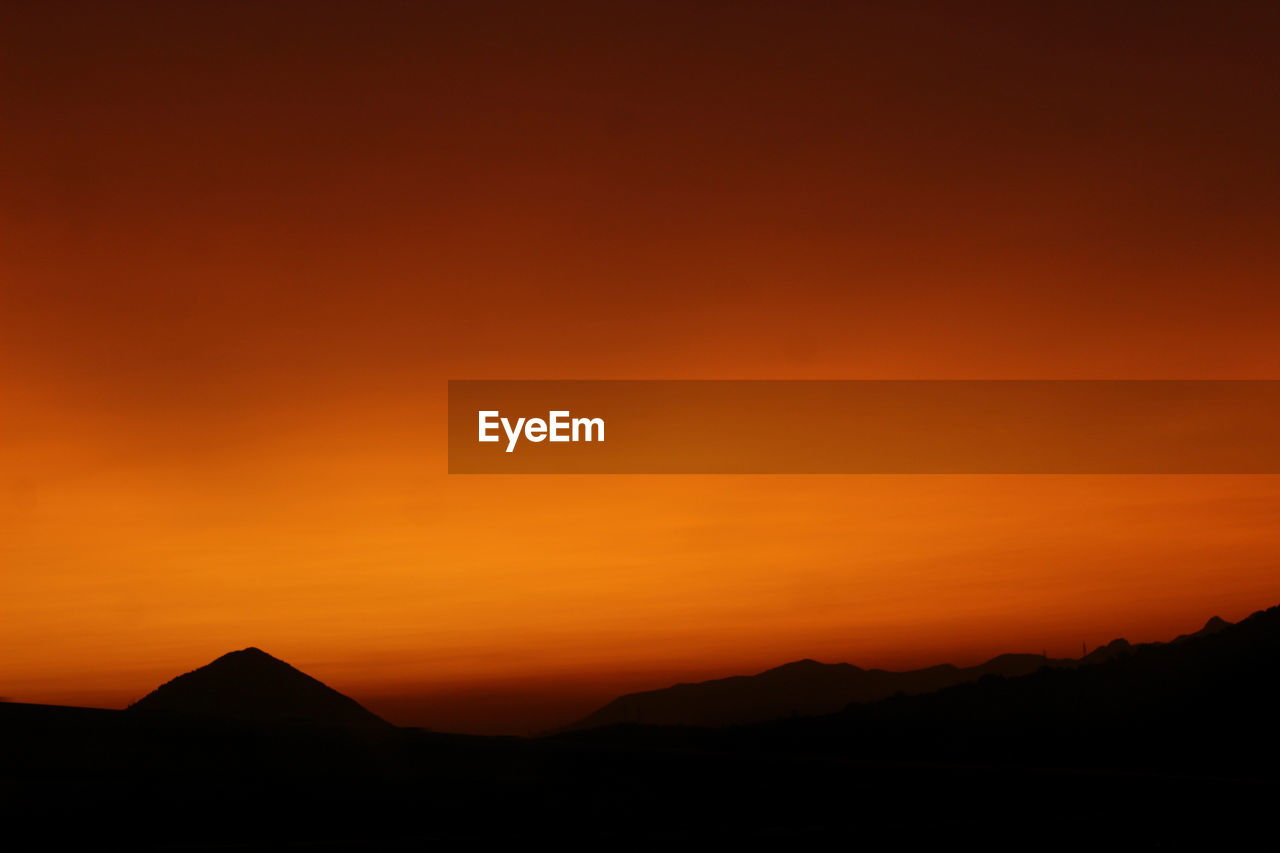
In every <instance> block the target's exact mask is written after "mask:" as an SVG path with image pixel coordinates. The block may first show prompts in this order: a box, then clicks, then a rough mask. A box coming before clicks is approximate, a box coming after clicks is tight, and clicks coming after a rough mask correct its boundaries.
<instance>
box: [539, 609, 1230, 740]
mask: <svg viewBox="0 0 1280 853" xmlns="http://www.w3.org/2000/svg"><path fill="white" fill-rule="evenodd" d="M1230 624H1231V623H1229V622H1227V621H1225V620H1223V619H1220V618H1219V617H1217V616H1215V617H1213V618H1212V619H1210V620H1209V621H1208V622H1207V623H1205V626H1204V627H1203V628H1201V629H1200V630H1199V631H1196V632H1195V633H1193V634H1182V635H1180V636H1179V637H1177V638H1176V639H1175V640H1173V641H1172V642H1174V643H1179V642H1184V641H1186V640H1188V639H1191V638H1192V637H1200V636H1206V635H1208V634H1213V633H1216V632H1218V631H1221V630H1222V629H1223V628H1226V627H1228V626H1229V625H1230ZM1132 648H1133V646H1131V645H1130V644H1129V642H1128V641H1126V640H1124V639H1117V640H1113V641H1112V642H1110V643H1108V644H1107V645H1105V646H1100V647H1099V648H1097V649H1094V650H1093V651H1092V652H1090V653H1088V654H1087V655H1085V656H1084V657H1081V658H1079V659H1074V658H1049V657H1046V656H1044V655H1035V654H1003V655H999V656H998V657H994V658H992V659H991V660H989V661H987V662H985V663H982V664H979V665H977V666H970V667H957V666H953V665H952V664H941V665H939V666H931V667H928V668H926V669H915V670H908V671H906V672H890V671H888V670H883V669H862V668H860V667H857V666H854V665H853V664H848V663H830V664H828V663H819V662H817V661H814V660H808V659H806V660H799V661H795V662H794V663H788V664H783V665H782V666H778V667H774V668H773V669H768V670H765V671H764V672H761V673H758V674H757V675H738V676H733V677H730V678H718V679H714V680H712V681H701V682H698V683H695V684H676V685H674V686H672V687H667V688H663V689H660V690H649V691H645V692H641V693H629V694H627V695H625V696H621V697H619V698H617V699H614V700H613V701H612V702H610V703H608V704H607V705H605V706H604V707H602V708H600V709H599V710H597V711H594V712H593V713H591V714H589V715H588V716H586V717H584V718H583V719H581V720H579V721H577V722H575V723H572V724H570V725H569V726H566V727H565V728H564V729H563V731H578V730H582V729H590V728H597V727H600V726H611V725H617V724H619V723H641V724H644V725H655V726H727V725H743V724H748V723H761V722H766V721H768V720H776V719H780V718H784V717H792V716H801V717H808V716H817V715H821V714H832V713H835V712H836V711H840V710H843V709H844V708H845V707H847V706H848V705H851V704H854V703H858V702H875V701H877V700H880V699H887V698H888V697H890V696H894V695H897V694H900V693H901V694H905V695H908V696H911V695H917V694H921V693H932V692H934V691H937V690H942V689H943V688H946V687H951V686H953V685H956V684H965V683H968V682H973V681H977V680H978V679H980V678H982V677H983V676H987V675H999V676H1004V677H1012V676H1018V675H1030V674H1031V673H1034V672H1036V671H1038V670H1040V669H1042V668H1044V667H1046V666H1048V667H1068V668H1070V667H1077V666H1082V665H1089V664H1095V663H1102V662H1103V661H1106V660H1109V659H1111V658H1113V657H1115V656H1116V655H1118V654H1122V653H1125V652H1127V651H1129V650H1131V649H1132Z"/></svg>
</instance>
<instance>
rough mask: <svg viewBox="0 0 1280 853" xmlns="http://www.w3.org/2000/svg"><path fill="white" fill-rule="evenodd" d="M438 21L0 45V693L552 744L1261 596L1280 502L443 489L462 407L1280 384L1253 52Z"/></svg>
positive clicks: (143, 31) (393, 15) (66, 24)
mask: <svg viewBox="0 0 1280 853" xmlns="http://www.w3.org/2000/svg"><path fill="white" fill-rule="evenodd" d="M415 5H417V4H407V3H403V4H402V3H305V4H304V3H297V4H287V3H276V4H271V5H267V4H260V3H218V4H173V3H156V4H134V3H113V4H97V3H84V4H67V3H34V2H32V3H14V4H6V6H5V8H4V10H3V12H0V18H2V20H0V80H2V81H3V85H2V87H0V116H2V120H3V128H4V130H3V132H2V133H0V166H2V168H0V187H2V189H3V191H2V192H0V647H3V648H4V649H5V652H4V654H3V655H2V656H0V695H3V696H6V697H9V698H11V699H13V700H16V701H26V702H54V703H66V704H86V705H99V706H104V707H122V706H123V705H125V704H127V703H128V702H130V701H132V700H134V699H137V698H139V697H141V696H142V695H143V694H145V693H146V692H147V691H149V690H150V689H152V688H153V687H155V686H156V685H157V684H159V683H160V682H163V681H165V680H168V679H169V678H171V677H173V676H174V675H176V674H178V673H181V672H183V671H186V670H190V669H193V668H195V667H197V666H199V665H202V664H204V663H206V662H208V661H209V660H211V659H213V658H214V657H217V656H218V655H220V654H222V653H224V652H226V651H229V650H232V649H238V648H243V647H245V646H250V645H254V646H258V647H261V648H263V649H265V650H267V651H268V652H270V653H272V654H274V655H276V656H277V657H280V658H283V659H285V660H287V661H289V662H290V663H292V664H294V665H295V666H298V667H299V668H301V669H303V670H304V671H306V672H308V673H310V674H312V675H314V676H316V677H317V678H320V679H321V680H323V681H325V682H326V683H328V684H330V685H332V686H334V687H335V688H337V689H339V690H342V691H343V692H346V693H348V694H350V695H352V696H353V697H354V698H356V699H358V700H359V701H361V702H362V703H364V704H365V705H367V706H368V707H369V708H370V709H372V710H374V711H375V712H378V713H382V714H384V715H385V716H386V717H387V718H388V719H390V720H391V721H393V722H396V723H404V724H419V725H429V726H433V727H439V728H448V729H457V730H467V731H485V732H487V731H512V732H527V731H532V730H537V729H540V728H544V727H546V726H549V725H553V724H556V723H560V722H565V721H567V720H569V719H571V718H574V717H576V716H580V715H582V714H584V713H586V712H587V711H590V710H592V709H593V708H594V707H595V706H596V705H599V704H601V703H603V702H604V701H606V700H608V699H609V698H612V697H613V696H614V695H617V694H618V693H620V692H625V691H630V690H636V689H647V688H653V687H661V686H665V685H667V684H670V683H673V682H675V681H680V680H693V679H702V678H709V677H717V676H723V675H731V674H739V673H747V672H754V671H759V670H762V669H765V668H768V667H770V666H774V665H777V664H780V663H783V662H785V661H789V660H794V659H797V658H803V657H812V658H817V659H819V660H824V661H849V662H852V663H856V664H859V665H862V666H882V667H889V668H900V667H914V666H920V665H928V664H933V663H939V662H942V661H944V660H945V661H951V662H954V663H957V664H969V663H976V662H978V661H979V660H982V659H984V658H986V657H990V656H992V655H994V654H997V653H1000V652H1006V651H1032V652H1039V651H1041V650H1047V651H1048V653H1049V654H1050V655H1056V656H1067V655H1072V656H1074V655H1078V654H1079V650H1080V645H1081V643H1082V642H1085V643H1088V644H1089V646H1090V647H1092V646H1094V645H1097V644H1100V643H1104V642H1107V641H1109V640H1111V639H1113V638H1114V637H1117V636H1125V637H1127V638H1128V639H1130V640H1131V641H1140V640H1153V639H1169V638H1170V637H1172V636H1173V635H1175V634H1177V633H1181V632H1185V631H1189V630H1194V629H1196V628H1198V627H1199V626H1200V625H1201V624H1202V623H1203V622H1204V620H1205V619H1207V618H1208V617H1209V616H1210V615H1213V614H1219V615H1221V616H1223V617H1224V618H1227V619H1230V620H1236V619H1239V618H1241V617H1243V616H1245V615H1247V614H1248V613H1250V612H1252V611H1253V610H1257V609H1259V608H1262V607H1266V606H1270V605H1274V604H1276V603H1280V477H1267V476H1252V477H1226V476H1195V477H1190V476H1188V477H1174V476H1166V477H1140V476H1062V477H1047V476H1044V477H1017V476H1004V477H997V476H991V477H977V476H972V477H959V476H951V477H944V476H914V477H908V476H902V477H891V476H878V477H855V476H817V477H803V476H737V477H735V476H627V477H621V476H619V477H608V476H595V477H591V476H572V477H565V476H527V477H502V476H449V475H448V474H446V473H445V471H446V449H447V448H446V443H445V426H446V411H445V395H446V382H447V380H448V379H451V378H453V379H486V378H492V379H514V378H530V379H593V378H643V379H666V378H755V379H788V378H795V379H860V378H894V379H901V378H908V379H909V378H922V379H950V378H989V379H1004V378H1026V379H1078V378H1123V379H1148V378H1149V379H1160V378H1169V379H1174V378H1176V379H1212V378H1238V379H1255V378H1256V379H1275V378H1280V370H1277V365H1280V335H1278V334H1277V333H1278V332H1280V287H1277V282H1278V281H1280V278H1278V276H1280V252H1278V249H1277V247H1280V196H1278V195H1277V192H1276V187H1277V186H1280V158H1278V157H1277V156H1276V152H1277V151H1280V110H1277V109H1276V104H1277V103H1280V59H1278V58H1277V52H1276V51H1275V44H1274V39H1275V33H1276V32H1277V29H1276V28H1277V25H1280V14H1278V13H1277V11H1276V10H1275V9H1274V8H1272V9H1264V8H1263V6H1264V5H1265V4H1256V5H1250V6H1247V7H1246V6H1245V5H1243V4H1242V5H1240V6H1234V5H1233V6H1231V7H1228V8H1222V7H1219V6H1218V5H1217V4H1209V3H1205V4H1201V5H1189V4H1163V5H1161V6H1159V7H1157V8H1159V9H1160V11H1159V12H1154V13H1153V12H1147V13H1144V14H1141V15H1139V14H1136V13H1132V12H1124V11H1120V10H1117V9H1116V8H1114V7H1115V4H1111V3H1096V4H1090V3H1063V4H1025V3H1010V4H1007V5H1006V4H981V5H982V11H973V10H968V11H961V8H962V6H964V5H967V4H949V10H944V9H942V7H941V4H925V3H888V2H885V3H849V4H838V3H806V2H787V3H782V2H777V3H718V2H715V3H703V4H681V3H674V2H673V3H655V2H650V3H627V2H622V3H616V2H609V3H594V4H591V3H582V4H574V5H569V4H550V5H548V4H510V5H507V4H474V3H457V4H448V3H439V4H421V8H415Z"/></svg>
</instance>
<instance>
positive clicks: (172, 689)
mask: <svg viewBox="0 0 1280 853" xmlns="http://www.w3.org/2000/svg"><path fill="white" fill-rule="evenodd" d="M128 710H129V711H131V712H133V713H139V714H146V713H150V714H170V715H173V714H178V715H184V716H202V717H213V718H218V719H230V720H239V721H243V722H254V723H277V722H281V723H287V722H296V723H306V724H309V725H320V726H343V727H361V728H385V727H389V726H390V725H391V724H390V723H388V722H386V721H385V720H383V719H382V718H381V717H378V716H377V715H375V714H374V713H372V712H371V711H368V710H366V709H365V708H363V707H362V706H361V705H360V704H359V703H358V702H356V701H355V700H354V699H351V698H350V697H347V696H344V695H342V694H341V693H339V692H338V691H336V690H334V689H333V688H331V687H329V686H327V685H325V684H323V683H321V682H319V681H317V680H316V679H314V678H312V677H311V676H309V675H307V674H306V673H305V672H301V671H299V670H297V669H295V668H293V667H292V666H290V665H289V664H287V663H285V662H284V661H282V660H279V659H277V658H274V657H272V656H271V655H269V654H267V653H266V652H264V651H262V650H261V649H256V648H252V647H250V648H247V649H242V650H240V651H238V652H229V653H228V654H225V655H223V656H222V657H220V658H218V659H217V660H215V661H213V662H212V663H209V664H207V665H205V666H202V667H200V668H199V669H196V670H193V671H191V672H188V673H186V674H185V675H179V676H178V677H177V678H175V679H173V680H172V681H170V682H168V683H166V684H162V685H161V686H159V687H157V688H156V689H155V690H153V691H152V692H150V693H148V694H147V695H146V696H144V697H142V698H141V699H139V700H138V701H137V702H135V703H133V704H132V705H130V706H129V709H128Z"/></svg>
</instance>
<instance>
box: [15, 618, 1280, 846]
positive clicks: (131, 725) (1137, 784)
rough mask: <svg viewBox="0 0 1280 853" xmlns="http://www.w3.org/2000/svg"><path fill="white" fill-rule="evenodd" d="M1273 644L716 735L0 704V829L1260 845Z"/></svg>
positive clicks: (140, 835)
mask: <svg viewBox="0 0 1280 853" xmlns="http://www.w3.org/2000/svg"><path fill="white" fill-rule="evenodd" d="M1278 663H1280V610H1272V611H1267V612H1266V613H1261V614H1256V615H1255V616H1253V617H1250V618H1249V619H1247V620H1245V621H1244V622H1242V623H1240V624H1239V625H1236V626H1232V627H1229V628H1223V629H1221V630H1218V631H1217V632H1216V633H1211V634H1209V635H1201V636H1191V637H1188V638H1186V639H1184V640H1182V641H1180V642H1176V643H1170V644H1166V645H1163V646H1152V647H1121V648H1119V649H1117V650H1113V652H1112V653H1111V655H1110V658H1109V659H1107V660H1105V661H1103V662H1101V663H1097V664H1090V665H1085V666H1080V667H1078V668H1048V669H1042V670H1040V671H1039V672H1037V673H1035V674H1032V675H1028V676H1021V677H1003V676H994V675H988V676H985V677H983V678H982V679H980V680H979V681H977V682H975V683H972V684H966V685H959V686H955V687H950V688H947V689H945V690H941V691H938V692H936V693H932V694H927V695H918V696H898V697H892V698H889V699H886V700H882V701H880V702H873V703H864V704H859V705H855V706H852V707H850V708H849V709H847V710H845V711H843V712H840V713H837V714H832V715H828V716H825V717H817V718H809V719H803V718H802V719H794V720H783V721H777V722H772V723H765V724H757V725H751V726H736V727H725V728H687V727H686V728H675V727H659V726H642V725H635V724H628V725H621V726H612V727H607V728H602V729H593V730H590V731H583V732H575V733H570V734H564V735H560V736H556V737H551V738H540V739H518V738H482V737H466V736H458V735H443V734H433V733H428V732H422V731H417V730H409V729H397V728H395V727H392V726H373V727H366V726H316V725H311V724H300V723H298V722H283V721H280V720H273V721H269V722H264V721H261V720H257V721H250V720H243V719H229V718H215V717H210V716H207V715H206V716H199V715H189V714H182V713H176V714H174V713H143V712H138V711H97V710H89V709H75V708H50V707H42V706H32V705H14V704H2V703H0V794H2V796H0V827H3V829H2V830H0V831H2V832H3V833H4V834H3V837H2V843H3V845H4V847H5V849H13V850H22V849H40V850H46V849H85V850H92V849H143V850H145V849H153V850H160V849H163V850H213V849H217V850H266V849H289V850H321V849H322V850H384V849H389V850H390V849H393V850H414V849H425V848H429V847H433V848H434V847H440V846H442V845H443V846H446V847H449V848H453V847H461V846H467V847H476V848H480V849H495V848H499V847H505V846H508V845H511V846H527V845H528V844H529V843H530V841H531V840H534V839H536V840H540V841H544V842H548V843H554V844H556V845H557V846H559V847H564V846H571V847H576V846H585V845H588V844H589V845H592V846H593V847H600V848H604V849H663V850H676V849H691V848H698V849H707V848H710V847H716V848H719V847H724V846H726V845H732V846H742V847H744V848H747V849H756V848H758V847H761V846H767V845H772V846H777V847H781V848H784V849H810V848H814V847H818V846H822V847H827V846H831V847H834V846H836V845H839V846H840V847H843V848H851V847H877V848H879V847H892V848H893V849H906V850H915V849H927V850H934V849H951V848H957V847H963V848H969V847H978V848H980V849H993V850H1015V849H1016V850H1027V849H1035V850H1079V849H1089V850H1110V849H1125V850H1165V849H1188V848H1190V849H1215V850H1216V849H1223V848H1227V847H1235V846H1242V845H1244V844H1246V843H1248V844H1249V846H1250V848H1252V847H1254V846H1257V844H1258V839H1263V840H1265V839H1266V838H1269V837H1271V835H1272V834H1273V833H1274V826H1273V817H1272V815H1273V813H1274V803H1275V802H1276V801H1277V798H1278V797H1280V784H1277V783H1278V780H1280V749H1278V748H1277V737H1276V733H1275V724H1274V718H1275V711H1276V708H1277V684H1278V679H1277V675H1278V670H1277V665H1278ZM1262 846H1263V848H1264V849H1265V844H1263V845H1262Z"/></svg>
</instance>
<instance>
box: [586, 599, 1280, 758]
mask: <svg viewBox="0 0 1280 853" xmlns="http://www.w3.org/2000/svg"><path fill="white" fill-rule="evenodd" d="M1097 652H1103V653H1104V654H1103V655H1102V656H1101V659H1100V660H1098V661H1097V662H1088V661H1087V660H1084V661H1078V662H1077V661H1072V662H1069V664H1070V665H1068V666H1054V665H1050V666H1043V667H1041V668H1040V669H1039V670H1037V671H1036V672H1035V673H1033V674H1030V675H1023V676H1018V677H1004V676H1000V675H991V674H988V675H984V676H983V677H981V678H979V679H978V680H976V681H972V682H968V683H963V684H957V685H954V686H951V687H947V688H944V689H942V690H938V691H935V692H932V693H922V694H917V695H905V694H897V695H894V696H891V697H889V698H886V699H881V700H879V701H873V702H863V703H855V704H851V705H850V706H848V707H847V708H845V709H844V710H842V711H840V712H838V713H834V714H828V715H824V716H813V717H802V718H799V719H775V720H772V721H768V722H762V723H757V724H754V725H751V726H738V727H719V728H689V727H677V726H666V727H663V726H644V725H639V726H637V725H624V726H611V727H607V728H603V729H594V730H592V731H582V732H574V733H571V734H565V735H562V737H566V738H570V739H573V740H574V741H575V742H578V743H583V742H586V743H592V744H596V745H604V744H610V745H615V746H616V745H618V744H628V745H632V744H642V745H644V746H645V747H646V748H650V749H657V748H672V747H673V746H678V747H680V748H699V749H712V748H714V749H715V750H717V751H723V752H726V753H750V754H774V753H792V754H823V755H827V756H831V757H834V756H844V757H849V758H856V759H857V760H861V761H868V760H871V761H894V762H902V761H927V762H939V763H949V762H955V763H959V764H966V765H967V764H972V763H975V762H978V763H989V764H993V765H1003V766H1022V767H1039V768H1044V767H1055V768H1070V767H1076V768H1086V769H1088V770H1090V771H1091V772H1103V771H1105V772H1113V771H1116V770H1122V771H1125V772H1130V771H1141V772H1155V773H1171V774H1203V775H1206V776H1207V777H1214V778H1225V777H1231V778H1240V779H1261V778H1267V779H1273V778H1276V775H1277V773H1278V772H1280V771H1278V770H1277V768H1280V733H1278V732H1277V729H1276V726H1275V708H1276V707H1277V704H1278V703H1280V680H1278V679H1277V677H1276V676H1277V673H1280V607H1273V608H1271V609H1270V610H1265V611H1259V612H1257V613H1254V614H1253V615H1252V616H1250V617H1248V618H1247V619H1244V620H1242V621H1241V622H1239V623H1237V624H1234V625H1232V624H1229V623H1226V622H1225V621H1224V620H1220V619H1211V620H1210V621H1209V623H1208V624H1206V626H1205V628H1204V629H1202V630H1200V631H1197V632H1195V633H1194V634H1189V635H1185V636H1184V637H1181V638H1179V639H1178V640H1175V641H1173V642H1168V643H1144V644H1139V645H1131V644H1129V643H1126V642H1123V641H1115V642H1112V643H1110V644H1108V645H1107V646H1104V647H1103V648H1102V649H1097V650H1095V653H1097Z"/></svg>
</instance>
